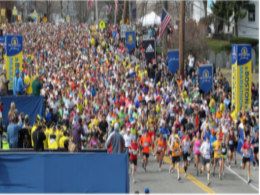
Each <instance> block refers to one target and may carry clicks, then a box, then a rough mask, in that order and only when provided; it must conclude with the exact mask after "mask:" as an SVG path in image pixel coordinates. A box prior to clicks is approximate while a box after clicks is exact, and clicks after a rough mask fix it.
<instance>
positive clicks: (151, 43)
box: [143, 39, 156, 62]
mask: <svg viewBox="0 0 260 195" xmlns="http://www.w3.org/2000/svg"><path fill="white" fill-rule="evenodd" d="M143 44H144V48H145V58H146V60H147V61H148V62H151V61H152V59H156V43H155V39H144V40H143Z"/></svg>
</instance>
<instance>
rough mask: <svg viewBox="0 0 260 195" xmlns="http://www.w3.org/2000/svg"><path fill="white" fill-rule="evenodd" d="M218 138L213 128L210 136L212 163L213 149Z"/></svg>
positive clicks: (212, 158)
mask: <svg viewBox="0 0 260 195" xmlns="http://www.w3.org/2000/svg"><path fill="white" fill-rule="evenodd" d="M216 140H217V138H216V135H215V130H214V129H212V130H211V135H210V137H209V144H210V158H211V164H214V150H213V143H214V142H215V141H216Z"/></svg>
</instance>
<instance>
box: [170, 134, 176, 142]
mask: <svg viewBox="0 0 260 195" xmlns="http://www.w3.org/2000/svg"><path fill="white" fill-rule="evenodd" d="M170 138H171V143H170V145H172V143H173V141H174V140H175V138H174V136H173V134H171V137H170Z"/></svg>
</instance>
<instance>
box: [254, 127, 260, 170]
mask: <svg viewBox="0 0 260 195" xmlns="http://www.w3.org/2000/svg"><path fill="white" fill-rule="evenodd" d="M258 144H259V137H258V131H256V132H255V137H254V139H253V140H252V146H253V148H254V151H253V158H254V161H253V166H254V170H255V164H257V166H259V146H258Z"/></svg>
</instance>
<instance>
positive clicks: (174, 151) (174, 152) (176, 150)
mask: <svg viewBox="0 0 260 195" xmlns="http://www.w3.org/2000/svg"><path fill="white" fill-rule="evenodd" d="M172 156H173V157H177V156H180V151H179V144H178V143H177V142H175V143H174V146H173V149H172Z"/></svg>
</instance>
